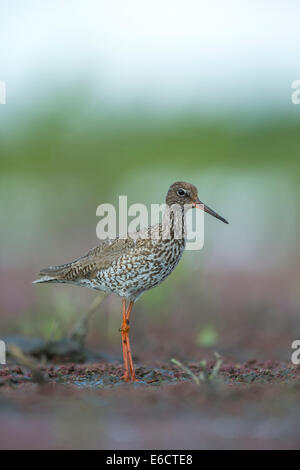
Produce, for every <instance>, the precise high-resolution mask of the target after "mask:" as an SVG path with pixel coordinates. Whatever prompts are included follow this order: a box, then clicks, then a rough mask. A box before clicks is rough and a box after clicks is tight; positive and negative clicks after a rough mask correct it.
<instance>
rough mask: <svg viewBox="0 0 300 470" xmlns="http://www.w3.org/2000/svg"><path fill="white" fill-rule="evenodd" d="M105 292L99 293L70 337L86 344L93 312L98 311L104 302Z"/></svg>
mask: <svg viewBox="0 0 300 470" xmlns="http://www.w3.org/2000/svg"><path fill="white" fill-rule="evenodd" d="M104 297H105V294H99V295H98V296H97V297H96V298H95V300H94V302H93V303H92V304H91V306H90V307H89V309H88V310H87V312H86V313H85V314H84V315H83V317H82V318H81V319H80V320H79V321H78V322H77V324H76V325H75V327H74V328H73V331H72V332H71V334H70V338H71V339H73V340H75V341H78V342H79V343H80V344H81V345H82V346H84V344H85V339H86V335H87V333H88V324H89V321H90V320H91V318H92V316H93V314H94V313H95V312H96V310H97V308H98V307H99V306H100V305H101V303H102V302H103V299H104Z"/></svg>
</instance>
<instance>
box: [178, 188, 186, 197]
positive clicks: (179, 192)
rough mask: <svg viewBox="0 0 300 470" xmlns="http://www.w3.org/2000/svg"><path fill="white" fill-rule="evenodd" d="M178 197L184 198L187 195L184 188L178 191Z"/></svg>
mask: <svg viewBox="0 0 300 470" xmlns="http://www.w3.org/2000/svg"><path fill="white" fill-rule="evenodd" d="M177 195H178V196H184V195H185V190H184V189H182V188H180V189H178V191H177Z"/></svg>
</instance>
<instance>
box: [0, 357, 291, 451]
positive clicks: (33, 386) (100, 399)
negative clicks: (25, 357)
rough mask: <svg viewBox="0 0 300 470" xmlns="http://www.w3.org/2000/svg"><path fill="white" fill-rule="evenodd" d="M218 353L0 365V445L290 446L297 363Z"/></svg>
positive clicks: (200, 447)
mask: <svg viewBox="0 0 300 470" xmlns="http://www.w3.org/2000/svg"><path fill="white" fill-rule="evenodd" d="M222 361H223V362H222V364H220V363H219V366H220V368H219V370H216V362H217V359H216V358H212V359H211V360H210V361H208V362H206V363H204V362H200V363H199V362H189V363H184V364H183V365H178V364H173V363H171V362H167V363H163V364H156V365H155V367H151V368H150V367H139V365H137V375H138V377H139V378H140V382H139V383H137V384H134V385H132V384H125V383H123V382H122V380H121V374H122V366H121V364H120V363H116V362H110V363H108V362H106V361H105V362H104V361H102V362H97V363H84V364H76V363H65V364H58V363H56V362H55V361H54V362H52V363H45V364H44V365H40V364H39V365H37V366H35V365H34V366H33V368H32V367H31V365H29V367H25V366H18V365H14V364H13V363H11V364H10V365H8V366H0V367H1V369H0V417H1V419H0V442H1V448H2V449H18V448H25V449H31V448H32V449H56V448H58V449H73V448H79V449H93V448H97V449H133V448H135V449H218V448H221V449H231V448H234V449H247V448H250V449H251V448H252V449H253V448H255V449H276V448H281V449H296V448H299V447H300V367H298V366H294V365H292V364H291V363H290V362H282V361H262V362H259V361H256V360H249V361H247V362H244V363H241V364H237V363H236V362H234V361H232V360H230V359H226V358H222ZM183 367H184V368H183ZM185 367H187V369H185ZM214 368H215V370H214V372H213V375H211V374H212V371H213V369H214Z"/></svg>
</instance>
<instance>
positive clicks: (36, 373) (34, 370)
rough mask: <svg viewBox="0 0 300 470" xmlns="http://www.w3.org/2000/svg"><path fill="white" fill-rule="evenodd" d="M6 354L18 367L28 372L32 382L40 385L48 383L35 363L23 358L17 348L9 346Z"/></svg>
mask: <svg viewBox="0 0 300 470" xmlns="http://www.w3.org/2000/svg"><path fill="white" fill-rule="evenodd" d="M8 353H9V354H10V355H11V356H12V357H13V358H14V359H15V360H16V362H17V363H18V364H19V365H20V366H23V367H26V368H27V369H29V370H30V372H31V375H32V380H33V382H36V383H38V384H40V385H42V384H45V383H47V382H48V379H47V378H46V377H45V375H44V374H43V373H42V372H41V370H40V369H39V368H38V367H37V364H36V363H35V361H34V360H33V359H32V358H31V357H29V356H25V354H24V353H23V351H22V350H21V349H20V348H19V347H18V346H16V345H14V344H11V345H10V346H9V348H8Z"/></svg>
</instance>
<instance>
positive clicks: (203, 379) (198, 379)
mask: <svg viewBox="0 0 300 470" xmlns="http://www.w3.org/2000/svg"><path fill="white" fill-rule="evenodd" d="M215 356H216V359H217V360H216V363H215V365H214V367H213V369H212V371H211V372H209V371H208V370H207V369H205V368H206V366H207V362H206V361H205V360H203V361H201V362H200V365H201V366H202V367H203V369H204V370H203V371H201V372H200V373H199V375H196V374H194V372H192V371H191V369H190V368H189V367H187V366H185V365H184V364H182V363H181V362H180V361H178V360H177V359H174V358H173V359H171V362H172V363H173V364H175V366H177V367H178V368H179V369H181V370H183V371H184V372H185V373H186V374H188V375H190V376H191V377H192V379H193V381H194V382H195V384H196V385H201V384H202V383H212V382H213V381H214V380H215V379H216V378H217V376H218V374H219V371H220V368H221V365H222V363H223V360H222V359H221V356H220V354H218V353H217V352H215Z"/></svg>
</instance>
